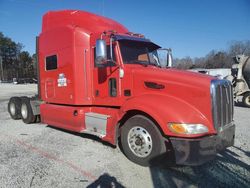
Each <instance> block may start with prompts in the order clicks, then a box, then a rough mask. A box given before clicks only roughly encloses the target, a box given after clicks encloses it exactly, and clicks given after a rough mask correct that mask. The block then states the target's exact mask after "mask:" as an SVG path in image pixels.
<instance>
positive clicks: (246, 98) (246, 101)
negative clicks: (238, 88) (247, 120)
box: [242, 92, 250, 108]
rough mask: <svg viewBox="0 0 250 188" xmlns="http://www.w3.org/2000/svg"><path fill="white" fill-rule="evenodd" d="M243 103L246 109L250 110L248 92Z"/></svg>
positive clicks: (249, 94)
mask: <svg viewBox="0 0 250 188" xmlns="http://www.w3.org/2000/svg"><path fill="white" fill-rule="evenodd" d="M242 101H243V103H244V105H245V106H246V107H248V108H250V92H247V93H245V94H244V95H243V99H242Z"/></svg>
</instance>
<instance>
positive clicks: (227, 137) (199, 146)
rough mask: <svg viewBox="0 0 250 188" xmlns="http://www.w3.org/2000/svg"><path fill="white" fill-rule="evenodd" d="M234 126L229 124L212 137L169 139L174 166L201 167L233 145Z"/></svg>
mask: <svg viewBox="0 0 250 188" xmlns="http://www.w3.org/2000/svg"><path fill="white" fill-rule="evenodd" d="M234 136H235V125H234V123H231V124H230V125H227V126H225V127H223V129H222V130H221V131H220V132H219V133H218V134H217V135H213V136H207V137H203V138H197V139H188V138H176V137H172V138H170V140H171V143H172V146H173V149H174V153H175V161H176V164H180V165H201V164H203V163H205V162H207V161H210V160H212V159H213V158H215V156H216V154H217V153H218V152H220V151H223V150H225V149H226V148H227V147H229V146H232V145H233V144H234Z"/></svg>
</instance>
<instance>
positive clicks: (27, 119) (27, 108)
mask: <svg viewBox="0 0 250 188" xmlns="http://www.w3.org/2000/svg"><path fill="white" fill-rule="evenodd" d="M21 117H22V120H23V122H24V123H27V124H29V123H34V122H35V121H36V116H35V115H34V114H33V111H32V108H31V105H30V99H29V98H28V97H22V103H21Z"/></svg>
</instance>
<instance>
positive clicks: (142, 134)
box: [128, 126, 153, 157]
mask: <svg viewBox="0 0 250 188" xmlns="http://www.w3.org/2000/svg"><path fill="white" fill-rule="evenodd" d="M128 145H129V148H130V150H131V151H132V152H133V153H134V154H135V155H136V156H138V157H147V156H148V155H149V154H150V153H151V151H152V148H153V142H152V138H151V136H150V134H149V133H148V131H147V130H146V129H144V128H142V127H139V126H136V127H133V128H132V129H130V131H129V133H128Z"/></svg>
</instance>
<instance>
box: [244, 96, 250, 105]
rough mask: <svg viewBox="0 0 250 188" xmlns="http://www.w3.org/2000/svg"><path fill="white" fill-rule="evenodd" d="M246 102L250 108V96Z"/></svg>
mask: <svg viewBox="0 0 250 188" xmlns="http://www.w3.org/2000/svg"><path fill="white" fill-rule="evenodd" d="M245 102H246V104H247V105H249V106H250V95H249V96H247V97H246V99H245Z"/></svg>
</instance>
